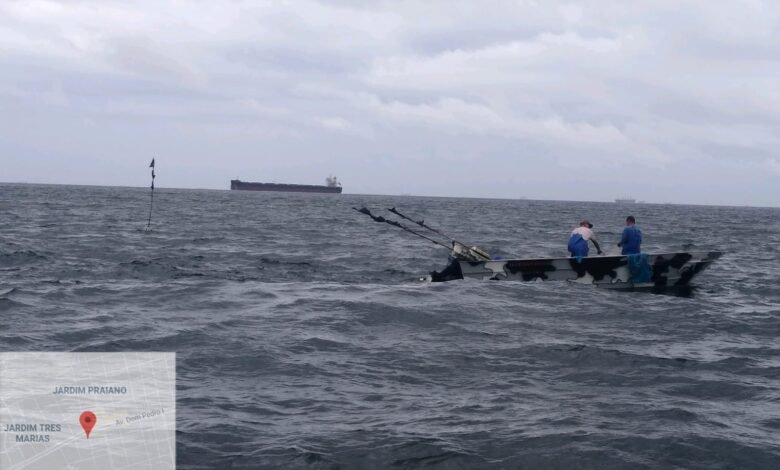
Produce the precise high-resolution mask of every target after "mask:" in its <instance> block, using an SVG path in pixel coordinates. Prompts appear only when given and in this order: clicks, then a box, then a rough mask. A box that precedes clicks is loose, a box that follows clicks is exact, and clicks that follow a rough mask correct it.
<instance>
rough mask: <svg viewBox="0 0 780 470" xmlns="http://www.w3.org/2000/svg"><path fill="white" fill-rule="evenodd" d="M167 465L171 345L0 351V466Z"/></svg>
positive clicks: (172, 419) (89, 468) (120, 469)
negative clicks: (148, 349)
mask: <svg viewBox="0 0 780 470" xmlns="http://www.w3.org/2000/svg"><path fill="white" fill-rule="evenodd" d="M175 467H176V355H175V354H174V353H27V352H25V353H0V469H3V470H22V469H25V470H32V469H36V470H37V469H43V470H48V469H68V470H106V469H115V470H124V469H127V470H129V469H133V470H136V469H150V470H151V469H154V470H168V469H174V468H175Z"/></svg>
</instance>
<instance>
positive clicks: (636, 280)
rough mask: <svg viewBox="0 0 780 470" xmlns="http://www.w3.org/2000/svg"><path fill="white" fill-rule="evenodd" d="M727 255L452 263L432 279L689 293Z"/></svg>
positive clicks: (659, 255)
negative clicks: (565, 283) (554, 283)
mask: <svg viewBox="0 0 780 470" xmlns="http://www.w3.org/2000/svg"><path fill="white" fill-rule="evenodd" d="M721 255H722V253H721V252H717V251H708V252H679V253H658V254H646V255H641V256H637V255H633V256H593V257H585V258H580V259H577V258H538V259H507V260H493V261H482V262H476V261H464V260H458V259H452V260H451V262H450V265H449V266H447V268H445V269H444V270H442V272H440V273H439V272H435V271H434V272H433V273H431V280H432V281H434V282H441V281H450V280H455V279H463V278H470V279H480V280H514V281H524V282H533V281H569V282H576V283H580V284H590V285H596V286H598V287H611V288H626V289H633V288H644V287H650V288H656V289H663V288H667V287H685V286H687V285H688V284H689V283H690V281H691V279H693V277H694V276H695V275H696V274H698V273H699V272H701V271H702V270H704V269H706V268H707V267H708V266H709V265H710V264H712V262H713V261H715V260H716V259H718V258H720V256H721Z"/></svg>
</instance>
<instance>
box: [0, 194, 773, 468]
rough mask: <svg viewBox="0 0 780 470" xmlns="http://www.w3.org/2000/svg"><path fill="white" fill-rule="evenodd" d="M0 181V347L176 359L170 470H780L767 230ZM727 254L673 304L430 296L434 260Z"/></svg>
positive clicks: (763, 224)
mask: <svg viewBox="0 0 780 470" xmlns="http://www.w3.org/2000/svg"><path fill="white" fill-rule="evenodd" d="M148 203H149V193H148V189H146V190H145V189H136V188H106V187H76V186H43V185H12V184H6V185H0V214H2V222H3V223H2V230H1V231H0V351H104V352H108V351H175V352H176V353H177V372H178V375H177V427H178V429H177V461H178V468H180V469H243V468H317V469H331V468H334V469H335V468H447V469H449V468H467V469H471V468H506V469H510V468H511V469H514V468H562V469H564V468H565V469H568V468H583V469H613V468H614V469H622V468H625V469H643V468H697V469H731V468H766V469H776V468H780V340H779V339H778V335H780V267H779V265H780V253H779V250H778V247H780V210H778V209H766V208H763V209H762V208H747V207H702V206H681V205H649V204H648V205H645V204H636V205H631V206H621V205H617V204H609V203H584V202H551V201H533V200H487V199H457V198H423V197H412V196H407V197H400V196H399V197H393V196H360V195H349V194H344V195H327V194H287V193H255V192H237V191H206V190H169V189H157V190H156V191H155V208H154V214H153V221H152V226H153V231H152V232H151V233H144V231H143V227H144V225H145V223H146V217H147V215H148V212H147V211H148ZM353 206H354V207H361V206H367V207H369V208H371V209H372V210H374V211H375V212H376V213H378V214H382V215H385V216H389V215H390V214H389V213H388V212H386V211H384V209H385V208H388V207H397V208H398V209H399V210H401V211H403V212H406V213H408V214H410V215H414V216H415V217H417V218H424V219H425V221H426V223H428V224H430V225H432V226H435V227H437V228H438V229H440V230H442V231H443V232H445V233H448V234H450V235H451V236H453V237H455V238H458V239H461V240H465V241H469V242H472V243H475V244H478V245H479V246H481V247H483V248H485V249H486V250H488V251H489V252H491V253H492V254H494V255H501V256H504V257H507V256H512V255H516V256H533V257H537V256H565V254H566V253H565V250H566V238H567V234H568V232H569V231H570V230H571V229H572V228H573V227H574V226H575V225H576V223H577V222H578V221H579V220H580V219H582V218H588V219H589V220H590V221H591V222H592V223H594V224H595V229H594V230H595V231H596V234H597V236H598V237H599V239H600V241H601V242H602V244H603V245H604V246H606V247H607V248H608V250H609V251H614V252H616V251H617V250H618V249H617V247H616V246H615V244H616V243H617V241H618V237H619V234H620V230H621V229H622V224H623V220H624V219H625V217H626V215H629V213H630V214H633V215H635V216H636V217H637V221H638V225H639V226H640V227H641V228H642V231H643V235H644V239H645V243H644V245H643V248H644V251H647V252H653V251H676V250H699V249H701V250H718V249H720V250H724V251H726V254H725V255H724V257H723V258H721V259H720V260H718V261H717V262H716V263H715V264H713V266H712V267H711V268H710V269H709V270H706V271H704V272H703V273H701V274H700V275H699V276H697V277H696V278H695V279H694V284H695V287H694V289H693V290H692V292H691V293H690V295H688V296H686V297H680V296H673V295H658V294H652V293H646V292H618V291H611V290H606V289H595V288H590V287H587V286H579V285H570V284H566V283H555V282H547V283H545V282H539V283H515V282H480V281H472V280H468V281H455V282H448V283H441V284H431V283H425V282H420V281H419V278H420V277H422V276H425V275H426V274H427V273H428V272H429V271H430V270H433V269H441V268H442V267H444V266H445V264H446V260H447V251H446V250H445V249H444V248H441V247H438V246H436V245H434V244H432V243H430V242H426V241H424V240H419V239H417V238H415V237H414V236H412V235H410V234H407V233H404V232H402V231H400V230H398V229H395V228H394V227H390V226H388V225H386V224H378V223H375V222H372V221H371V220H370V219H368V218H367V217H366V216H364V215H362V214H359V213H357V212H355V211H353V210H352V209H351V208H352V207H353Z"/></svg>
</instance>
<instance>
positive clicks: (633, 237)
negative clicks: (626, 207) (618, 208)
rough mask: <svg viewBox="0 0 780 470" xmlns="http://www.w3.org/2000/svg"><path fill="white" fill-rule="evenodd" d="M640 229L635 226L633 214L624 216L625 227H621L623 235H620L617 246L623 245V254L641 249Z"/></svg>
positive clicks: (631, 253) (634, 252)
mask: <svg viewBox="0 0 780 470" xmlns="http://www.w3.org/2000/svg"><path fill="white" fill-rule="evenodd" d="M641 244H642V231H641V230H639V227H637V226H636V220H635V219H634V216H633V215H629V216H628V217H626V228H624V229H623V236H621V237H620V243H618V246H620V247H623V251H622V252H621V253H623V254H624V255H635V254H638V253H639V252H640V251H641V248H640V245H641Z"/></svg>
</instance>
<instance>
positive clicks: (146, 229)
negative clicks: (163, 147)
mask: <svg viewBox="0 0 780 470" xmlns="http://www.w3.org/2000/svg"><path fill="white" fill-rule="evenodd" d="M149 168H151V169H152V191H151V193H150V196H149V221H148V222H146V227H144V232H151V231H152V206H153V205H154V158H152V163H150V164H149Z"/></svg>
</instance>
